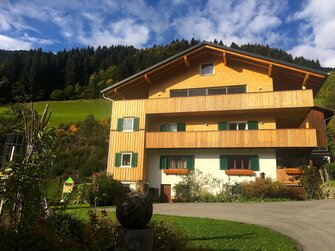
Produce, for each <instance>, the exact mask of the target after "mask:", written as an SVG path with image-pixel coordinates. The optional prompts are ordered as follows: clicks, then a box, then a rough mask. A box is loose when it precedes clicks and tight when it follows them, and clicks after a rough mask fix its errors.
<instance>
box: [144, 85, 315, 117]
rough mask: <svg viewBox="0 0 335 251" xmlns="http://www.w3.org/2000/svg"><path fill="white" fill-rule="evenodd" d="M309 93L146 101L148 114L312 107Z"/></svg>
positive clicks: (299, 91) (305, 91) (301, 91)
mask: <svg viewBox="0 0 335 251" xmlns="http://www.w3.org/2000/svg"><path fill="white" fill-rule="evenodd" d="M313 106H314V101H313V94H312V90H296V91H282V92H261V93H244V94H228V95H213V96H199V97H186V98H185V97H184V98H166V99H147V100H146V112H147V113H148V114H159V113H178V112H208V111H234V110H253V109H267V108H268V109H269V108H298V107H313Z"/></svg>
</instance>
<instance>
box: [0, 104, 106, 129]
mask: <svg viewBox="0 0 335 251" xmlns="http://www.w3.org/2000/svg"><path fill="white" fill-rule="evenodd" d="M46 104H49V108H50V109H52V110H53V112H52V115H51V118H50V122H49V126H51V127H52V126H54V127H58V126H59V125H61V124H65V125H66V124H70V123H71V122H79V121H82V120H84V119H85V118H86V117H87V116H88V115H90V114H93V115H94V117H95V118H96V119H110V115H111V109H112V104H111V102H110V101H108V100H104V99H94V100H68V101H43V102H36V103H34V108H35V109H36V110H37V111H38V113H40V114H41V113H42V112H43V110H44V108H45V105H46ZM24 106H25V107H26V108H30V104H28V103H27V104H24ZM0 108H1V109H5V108H4V107H0ZM0 113H1V110H0Z"/></svg>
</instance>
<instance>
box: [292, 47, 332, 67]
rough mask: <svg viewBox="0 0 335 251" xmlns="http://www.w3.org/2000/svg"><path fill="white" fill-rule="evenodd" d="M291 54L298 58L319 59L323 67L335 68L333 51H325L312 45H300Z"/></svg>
mask: <svg viewBox="0 0 335 251" xmlns="http://www.w3.org/2000/svg"><path fill="white" fill-rule="evenodd" d="M290 53H292V55H293V56H296V57H299V56H304V57H305V58H308V59H314V60H317V59H319V61H320V62H321V65H322V66H325V67H334V66H335V50H333V49H323V48H320V47H315V46H310V45H298V46H295V47H294V48H293V49H292V50H291V51H290Z"/></svg>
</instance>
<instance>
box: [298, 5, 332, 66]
mask: <svg viewBox="0 0 335 251" xmlns="http://www.w3.org/2000/svg"><path fill="white" fill-rule="evenodd" d="M334 10H335V1H328V0H308V1H307V2H306V4H305V5H304V6H303V8H302V10H301V11H298V12H297V13H295V15H294V16H293V19H294V20H299V21H302V24H301V25H300V32H299V41H300V43H299V44H298V45H297V46H295V47H294V48H292V53H293V54H294V55H299V54H298V53H300V55H303V56H305V57H307V58H314V59H316V58H319V59H320V61H321V64H322V65H324V66H330V67H334V66H335V59H334V58H335V43H334V41H335V15H334Z"/></svg>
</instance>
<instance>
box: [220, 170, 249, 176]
mask: <svg viewBox="0 0 335 251" xmlns="http://www.w3.org/2000/svg"><path fill="white" fill-rule="evenodd" d="M225 173H226V174H227V175H236V176H253V175H255V172H254V171H252V170H241V169H240V170H234V169H230V170H226V171H225Z"/></svg>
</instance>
